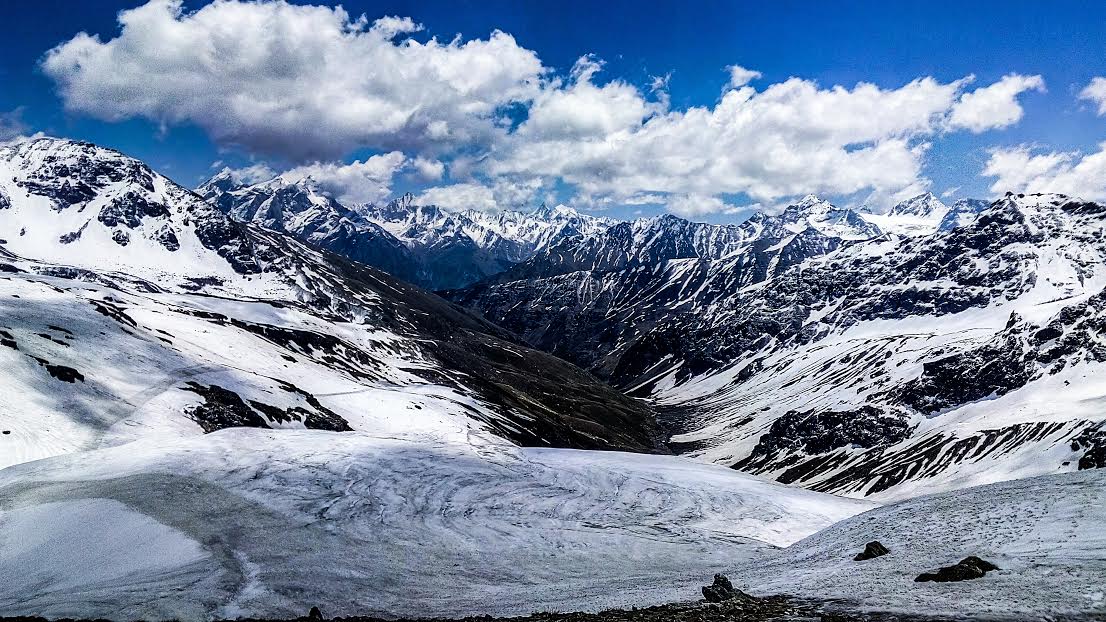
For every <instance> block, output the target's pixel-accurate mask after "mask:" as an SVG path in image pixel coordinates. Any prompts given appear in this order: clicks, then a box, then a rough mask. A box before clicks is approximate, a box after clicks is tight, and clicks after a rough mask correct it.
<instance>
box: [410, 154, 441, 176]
mask: <svg viewBox="0 0 1106 622" xmlns="http://www.w3.org/2000/svg"><path fill="white" fill-rule="evenodd" d="M411 166H413V167H415V172H416V173H418V174H419V177H421V178H423V179H424V180H426V181H438V180H439V179H441V178H442V175H444V174H445V164H444V163H442V162H441V161H440V160H433V159H427V158H424V157H422V156H419V157H417V158H415V159H414V161H413V162H412V163H411Z"/></svg>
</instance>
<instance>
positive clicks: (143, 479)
mask: <svg viewBox="0 0 1106 622" xmlns="http://www.w3.org/2000/svg"><path fill="white" fill-rule="evenodd" d="M869 507H871V506H870V505H868V504H866V503H864V502H857V501H851V500H846V499H840V498H835V497H831V496H828V495H822V494H819V493H812V492H809V491H804V490H801V489H794V488H788V487H785V486H781V485H778V484H774V483H771V482H766V481H763V480H759V479H756V478H752V477H749V476H744V475H741V474H738V473H735V472H733V471H731V470H729V469H725V468H721V467H714V466H709V465H704V464H700V463H695V462H692V461H688V460H685V459H681V458H673V457H664V456H649V455H637V454H622V453H615V452H592V451H578V450H547V449H523V448H518V447H515V446H513V445H510V444H508V443H505V442H503V441H502V440H499V439H496V438H494V437H491V436H488V435H485V434H480V433H474V432H472V431H471V430H466V429H465V428H464V427H462V426H456V427H455V428H454V429H453V430H452V431H446V430H442V429H439V430H436V431H435V432H433V433H423V434H419V433H412V432H402V433H395V434H368V433H360V432H353V433H335V432H322V431H314V430H251V429H244V428H236V429H228V430H222V431H218V432H214V433H212V434H208V435H203V436H195V437H191V438H183V439H178V440H150V441H142V442H136V443H131V444H128V445H124V446H121V447H117V448H112V449H105V450H100V451H94V452H80V453H75V454H70V455H67V456H62V457H57V458H52V459H48V460H41V461H37V462H31V463H26V464H22V465H19V466H15V467H10V468H8V469H5V470H2V471H0V551H2V552H0V580H3V581H4V585H5V589H4V593H3V595H2V596H0V614H4V615H14V614H37V615H45V616H48V617H55V618H56V617H61V616H84V617H95V616H106V617H111V618H114V619H136V618H146V619H168V618H180V619H184V620H201V619H207V618H209V617H211V616H223V617H236V616H240V615H255V616H283V617H291V616H296V615H302V614H303V613H304V612H305V611H307V609H309V608H310V607H311V606H312V605H317V604H318V605H322V606H324V607H325V609H324V610H325V612H326V613H327V614H328V615H351V614H355V613H356V614H377V615H394V616H399V615H405V616H439V615H441V616H446V615H448V616H459V615H468V614H484V613H492V614H519V613H525V612H532V611H544V610H579V609H586V610H597V609H601V608H604V607H610V606H630V605H646V604H657V603H661V602H665V601H672V600H682V599H694V598H697V597H698V586H699V585H700V584H702V583H703V581H704V580H705V579H706V578H709V577H710V576H711V574H712V573H713V572H716V571H718V570H720V569H722V568H725V567H727V566H732V564H733V563H734V562H735V561H736V560H740V559H743V558H747V557H748V556H750V555H753V554H756V553H757V552H759V551H763V550H765V549H767V548H770V547H771V546H777V545H786V544H789V543H791V542H794V541H795V540H798V539H799V538H802V537H804V536H806V535H809V534H811V533H813V532H814V531H816V530H818V529H820V528H822V527H825V526H827V525H829V524H831V523H833V522H835V521H837V520H840V519H842V518H845V517H847V516H850V515H852V514H855V513H857V512H860V511H863V510H865V509H868V508H869ZM43 517H49V518H48V520H47V521H46V524H48V525H49V526H50V527H51V528H52V529H53V531H52V537H50V538H43V537H42V536H41V533H42V532H41V528H42V523H39V522H38V520H39V519H40V518H43ZM87 524H92V525H95V528H94V529H95V531H94V532H92V533H89V532H88V531H87V528H86V525H87ZM89 537H91V542H90V541H89ZM137 543H142V544H144V545H145V546H143V547H142V548H136V547H135V544H137ZM93 557H98V558H99V559H100V562H101V564H102V563H103V562H104V561H109V562H110V563H109V564H107V565H106V569H98V567H97V566H96V564H94V563H92V562H91V559H90V558H93ZM89 570H92V572H88V571H89Z"/></svg>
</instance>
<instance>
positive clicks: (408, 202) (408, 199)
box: [391, 192, 415, 210]
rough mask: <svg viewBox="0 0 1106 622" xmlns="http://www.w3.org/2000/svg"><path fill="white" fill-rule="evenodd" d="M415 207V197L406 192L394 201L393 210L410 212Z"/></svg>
mask: <svg viewBox="0 0 1106 622" xmlns="http://www.w3.org/2000/svg"><path fill="white" fill-rule="evenodd" d="M414 205H415V195H413V194H411V193H410V192H404V193H403V195H401V196H399V197H396V198H395V199H392V202H391V206H392V208H393V209H401V210H409V209H411V208H412V207H414Z"/></svg>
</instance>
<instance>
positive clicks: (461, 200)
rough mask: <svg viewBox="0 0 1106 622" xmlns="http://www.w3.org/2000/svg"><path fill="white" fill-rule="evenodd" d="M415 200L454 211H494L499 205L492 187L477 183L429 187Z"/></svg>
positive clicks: (421, 203) (422, 203)
mask: <svg viewBox="0 0 1106 622" xmlns="http://www.w3.org/2000/svg"><path fill="white" fill-rule="evenodd" d="M415 202H416V203H418V204H420V205H437V206H438V207H440V208H442V209H446V210H452V211H460V210H466V209H474V210H480V211H492V210H495V209H497V208H498V207H499V204H498V203H496V200H495V195H494V194H493V193H492V189H491V188H489V187H487V186H485V185H483V184H476V183H461V184H451V185H448V186H434V187H432V188H427V189H426V190H424V191H423V192H422V194H420V195H419V196H418V197H417V198H416V199H415Z"/></svg>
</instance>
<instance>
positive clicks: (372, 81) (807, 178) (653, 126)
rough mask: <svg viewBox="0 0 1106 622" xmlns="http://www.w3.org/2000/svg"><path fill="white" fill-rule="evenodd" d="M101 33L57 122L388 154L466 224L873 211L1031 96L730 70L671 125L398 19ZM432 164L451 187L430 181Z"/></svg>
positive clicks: (172, 4) (163, 2)
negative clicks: (535, 205)
mask: <svg viewBox="0 0 1106 622" xmlns="http://www.w3.org/2000/svg"><path fill="white" fill-rule="evenodd" d="M119 23H120V29H119V31H118V33H117V34H116V35H115V36H114V37H113V38H109V39H106V40H105V39H101V38H99V37H98V36H93V35H89V34H83V33H82V34H80V35H77V36H76V37H73V38H72V39H70V40H69V41H66V42H64V43H62V44H60V45H58V46H57V47H55V48H54V49H52V50H50V51H49V52H48V53H47V54H46V56H45V57H44V59H43V62H42V67H43V70H44V72H45V73H46V74H47V75H48V76H50V77H51V78H53V79H54V81H55V82H56V84H57V88H58V91H59V93H60V95H61V96H62V98H63V100H64V102H65V105H66V107H67V108H68V109H69V110H70V111H73V112H77V113H82V114H87V115H91V116H94V117H97V118H100V119H106V120H111V121H117V120H123V119H129V118H136V117H138V118H146V119H150V120H153V121H154V122H156V123H159V124H162V125H163V126H166V127H168V126H171V125H174V124H183V123H190V124H195V125H198V126H200V127H201V128H203V129H205V130H206V131H207V132H208V134H209V135H210V136H211V137H212V139H213V140H214V141H215V142H216V143H218V144H220V145H223V146H239V147H241V148H243V149H245V150H247V151H248V152H249V153H251V154H253V153H256V154H267V155H272V156H277V158H274V161H291V162H293V163H310V162H319V161H328V160H333V159H340V158H342V157H345V156H346V155H347V154H349V153H351V152H353V151H355V150H357V149H361V148H370V149H373V150H376V151H385V152H389V151H390V152H394V153H396V156H395V158H403V157H404V156H403V155H402V154H401V153H400V152H404V153H407V154H409V155H408V156H406V159H405V160H404V162H403V163H402V164H396V166H397V167H399V166H401V165H402V166H409V167H410V169H411V170H413V171H414V173H416V174H417V175H418V176H419V177H421V178H422V179H423V180H424V181H427V182H431V183H436V184H437V185H436V186H435V187H434V188H430V189H428V190H427V191H426V196H428V197H431V198H433V199H434V201H433V202H436V203H441V204H442V205H447V206H451V207H453V206H462V207H477V208H478V209H495V208H502V207H507V206H517V205H520V204H523V203H525V202H527V201H529V200H532V199H533V198H534V196H536V194H538V193H539V192H542V191H544V190H543V189H548V188H549V187H552V186H554V185H556V187H558V188H564V189H565V190H566V191H567V192H574V193H575V196H576V197H577V198H578V200H579V201H580V202H581V203H583V204H587V205H591V206H596V207H601V206H604V205H613V204H623V205H626V204H633V203H635V202H653V203H656V204H658V205H663V204H671V205H679V206H683V207H677V208H675V209H704V208H702V207H700V208H693V207H691V203H690V202H689V201H690V200H691V199H694V200H695V201H697V204H698V205H700V206H708V205H710V206H715V207H717V205H718V202H722V201H721V199H717V198H716V197H720V196H725V195H735V194H744V195H746V196H748V197H749V198H750V199H751V200H752V201H756V202H761V203H764V204H776V203H778V202H779V201H781V200H785V199H786V198H788V197H794V196H799V195H802V194H806V193H808V192H816V193H823V194H829V195H848V196H868V197H869V201H878V202H888V201H892V200H894V198H896V197H900V196H903V195H904V194H905V193H908V192H913V191H915V190H917V189H919V188H926V187H928V185H929V182H928V180H927V179H926V178H925V175H924V173H923V166H924V161H925V155H926V153H927V152H928V150H929V149H930V147H931V144H932V142H933V141H935V140H937V139H939V138H940V137H941V136H942V135H943V134H945V133H949V132H956V131H970V132H983V131H986V130H990V129H997V128H1004V127H1008V126H1010V125H1012V124H1014V123H1017V122H1018V121H1019V120H1020V119H1021V117H1022V115H1023V114H1024V113H1023V110H1022V106H1021V103H1020V98H1021V97H1022V96H1023V95H1024V94H1025V93H1027V92H1031V91H1041V90H1043V89H1044V82H1043V80H1042V79H1041V77H1040V76H1024V75H1018V74H1010V75H1007V76H1005V77H1003V78H1002V79H1001V80H999V81H997V82H995V83H993V84H989V85H983V86H979V87H976V88H974V89H973V88H971V87H973V85H972V82H973V77H972V76H967V77H965V78H963V79H961V80H955V81H952V82H947V83H946V82H941V81H938V80H935V79H934V78H931V77H921V78H918V79H915V80H913V81H910V82H907V83H906V84H902V85H899V86H895V87H890V88H888V87H881V86H877V85H874V84H870V83H865V82H861V83H858V84H856V85H854V86H851V87H848V86H823V85H820V84H818V83H816V82H814V81H811V80H805V79H802V78H797V77H795V78H790V79H787V80H785V81H782V82H778V83H773V84H765V85H760V84H759V83H758V87H760V88H757V87H754V86H752V83H753V81H754V80H757V79H758V78H760V77H761V74H760V73H759V72H757V71H755V70H753V69H749V68H746V67H743V66H740V65H731V66H729V67H727V68H726V69H727V72H728V82H727V86H726V88H725V91H724V92H723V94H722V96H721V99H720V100H719V101H718V102H717V103H715V104H712V105H710V106H699V107H691V108H688V109H673V108H672V106H671V104H670V100H669V96H668V93H667V77H661V78H656V79H654V80H653V81H652V83H651V84H649V85H647V86H645V87H640V88H639V87H638V86H635V85H634V84H631V83H629V82H626V81H624V80H620V79H618V78H617V77H616V78H614V79H609V80H603V79H601V70H602V66H603V65H602V62H601V61H600V60H599V59H597V58H595V57H593V56H583V57H581V58H580V59H579V60H578V61H577V62H576V64H575V65H574V67H573V68H572V70H571V72H570V73H569V74H568V75H566V76H556V75H554V74H552V73H551V72H550V71H549V70H548V69H547V68H546V67H545V66H544V65H543V64H542V62H541V60H540V59H539V57H538V55H537V54H536V53H535V52H533V51H531V50H527V49H525V48H523V47H521V46H520V45H519V44H518V43H517V42H516V41H515V39H514V38H513V37H512V36H511V35H509V34H506V33H503V32H499V31H495V32H493V33H491V35H490V36H488V37H487V38H486V39H470V40H465V39H463V38H461V37H459V36H458V37H456V38H454V39H453V40H450V41H448V42H442V41H438V40H437V39H434V38H430V39H429V40H425V41H420V40H419V38H416V36H415V35H416V33H418V32H420V31H421V29H422V26H421V25H420V24H418V23H416V22H414V21H413V20H412V19H410V18H407V17H400V16H396V17H384V18H381V19H377V20H375V21H369V20H368V19H367V18H365V17H364V16H361V17H352V16H350V15H349V14H347V13H346V12H345V11H344V10H342V9H341V8H330V7H323V6H310V5H293V4H289V3H288V2H285V1H284V0H257V1H252V2H246V1H243V0H216V1H215V2H213V3H211V4H208V5H206V6H204V7H202V8H200V9H199V10H196V11H193V12H187V11H185V10H184V9H183V8H182V4H181V1H180V0H151V1H150V2H149V3H148V4H146V5H144V6H141V7H138V8H135V9H132V10H128V11H123V12H122V13H120V14H119ZM421 38H423V39H425V37H421ZM1094 84H1096V83H1095V82H1092V85H1094ZM1089 89H1091V86H1088V90H1089ZM1101 90H1102V91H1104V92H1106V87H1103V88H1102V89H1101ZM1088 97H1089V96H1088ZM1094 101H1098V100H1094ZM387 155H389V156H391V155H392V154H387ZM370 160H372V159H371V158H370ZM367 164H368V162H355V163H353V164H350V165H344V164H332V165H323V164H313V165H312V164H304V167H302V168H310V167H314V168H313V169H312V170H313V171H314V173H313V176H316V178H317V179H320V182H321V181H322V180H323V179H327V180H330V181H328V182H327V183H330V184H332V187H333V188H335V189H336V193H337V194H338V195H339V196H346V197H353V196H356V197H358V199H359V200H366V197H375V196H377V195H379V193H380V192H383V190H384V189H385V188H388V187H390V183H391V182H390V180H391V178H390V176H389V175H390V174H388V175H385V174H381V175H377V176H375V177H374V176H373V175H370V174H367V173H366V172H365V171H364V170H362V169H365V168H366V166H367ZM447 166H448V170H449V179H450V181H451V182H454V183H448V184H447V183H443V182H442V181H441V180H443V179H444V178H445V173H446V168H447ZM374 174H375V173H374ZM712 197H715V198H712ZM722 203H724V202H722Z"/></svg>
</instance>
